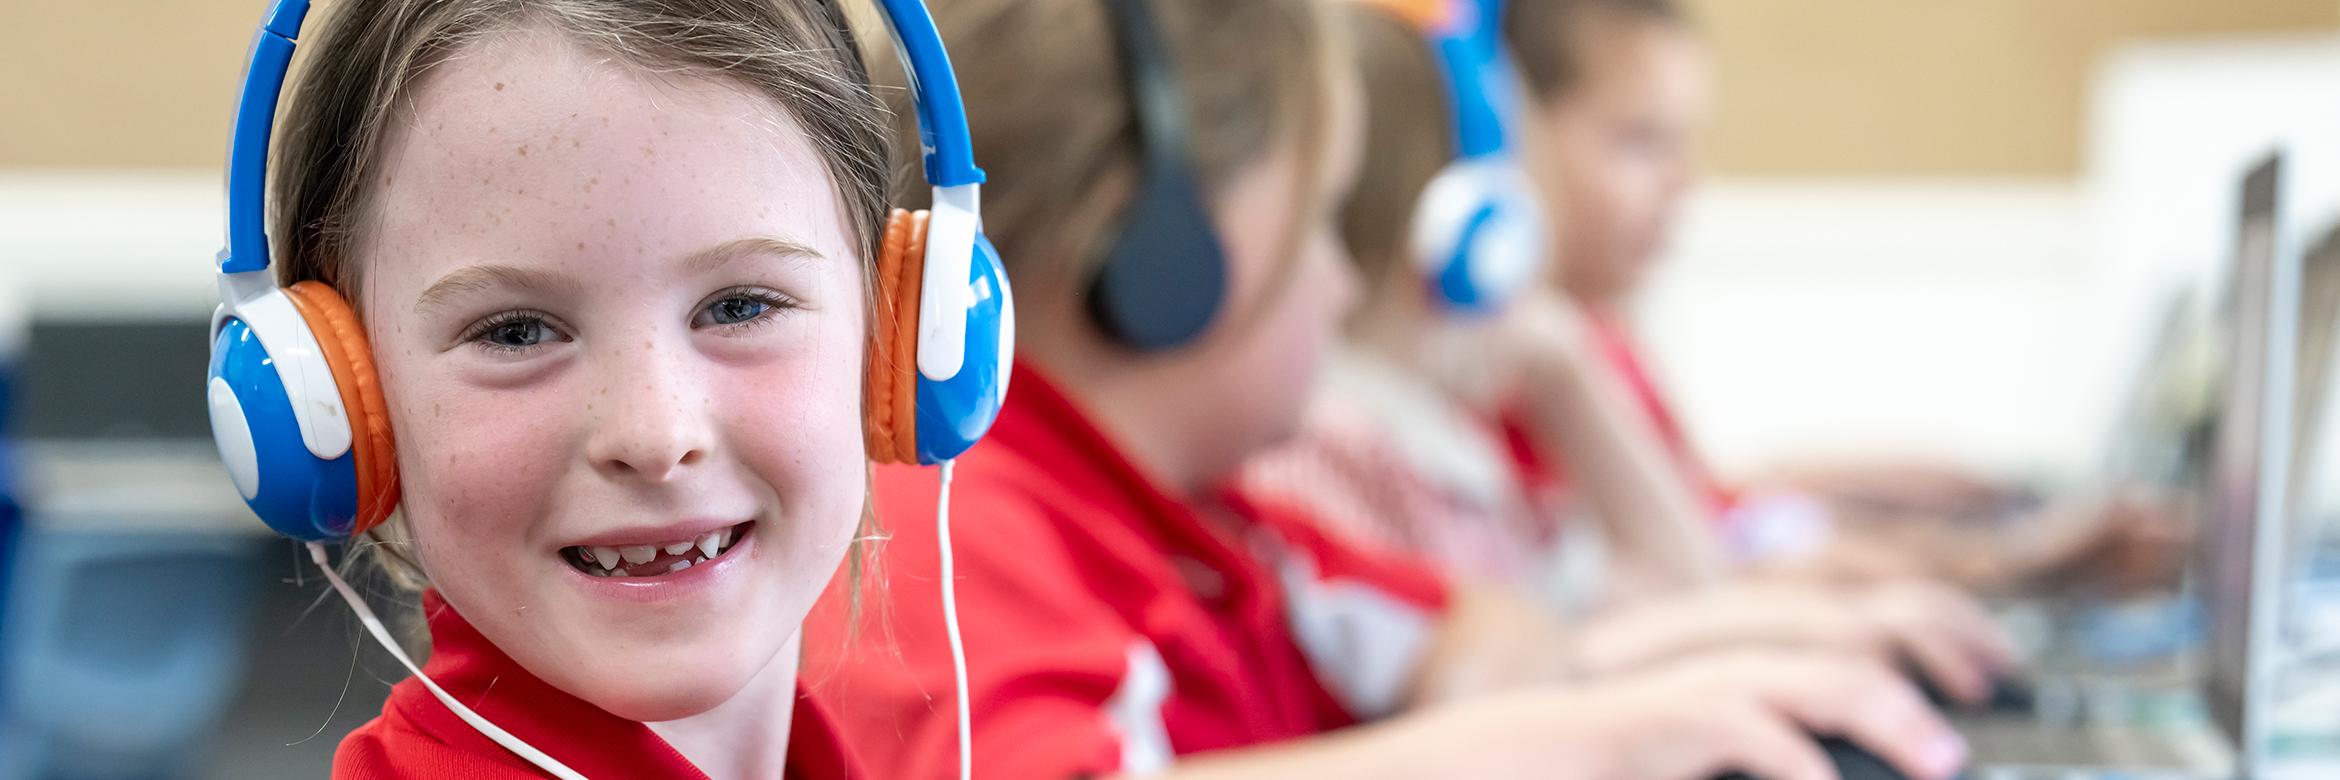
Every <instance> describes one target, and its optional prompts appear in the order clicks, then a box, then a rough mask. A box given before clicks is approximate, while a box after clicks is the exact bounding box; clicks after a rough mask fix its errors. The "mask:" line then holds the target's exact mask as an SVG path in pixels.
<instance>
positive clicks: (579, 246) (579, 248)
mask: <svg viewBox="0 0 2340 780" xmlns="http://www.w3.org/2000/svg"><path fill="white" fill-rule="evenodd" d="M577 251H579V252H583V251H585V242H583V241H579V242H577Z"/></svg>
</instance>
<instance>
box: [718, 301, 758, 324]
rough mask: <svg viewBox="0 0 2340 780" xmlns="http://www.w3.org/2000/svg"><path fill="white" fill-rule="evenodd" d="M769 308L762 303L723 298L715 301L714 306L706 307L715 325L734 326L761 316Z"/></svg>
mask: <svg viewBox="0 0 2340 780" xmlns="http://www.w3.org/2000/svg"><path fill="white" fill-rule="evenodd" d="M771 308H772V305H771V304H768V303H765V302H763V301H758V300H750V299H747V298H725V299H723V300H720V301H716V302H715V305H713V306H709V307H707V312H708V313H709V314H711V315H713V316H714V319H715V324H717V325H735V324H738V323H742V322H746V321H748V320H752V319H755V318H757V317H760V316H763V314H764V312H765V311H766V310H768V309H771Z"/></svg>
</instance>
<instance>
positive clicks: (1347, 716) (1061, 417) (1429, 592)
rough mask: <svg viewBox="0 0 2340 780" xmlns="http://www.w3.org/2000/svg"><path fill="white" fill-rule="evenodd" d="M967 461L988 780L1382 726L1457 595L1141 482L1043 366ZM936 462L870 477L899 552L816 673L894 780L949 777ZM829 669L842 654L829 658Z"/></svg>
mask: <svg viewBox="0 0 2340 780" xmlns="http://www.w3.org/2000/svg"><path fill="white" fill-rule="evenodd" d="M1013 387H1014V390H1013V392H1011V393H1010V394H1009V397H1008V402H1007V406H1006V408H1005V409H1004V410H1003V411H1002V412H1001V414H1000V418H999V422H998V424H997V425H996V426H995V427H994V428H993V429H992V431H991V433H990V435H989V437H987V438H986V439H985V440H984V442H983V444H982V445H980V446H978V447H976V448H975V449H974V450H973V451H971V452H969V453H968V454H967V455H965V456H964V457H962V458H961V459H960V461H959V463H958V465H957V469H958V471H957V476H956V484H955V485H954V486H953V491H954V492H955V494H956V495H955V496H954V497H953V499H952V521H953V529H952V535H953V537H954V539H955V542H956V551H957V573H958V580H957V587H958V599H959V617H960V625H961V626H962V627H963V629H964V633H965V639H966V649H967V661H968V673H969V678H970V689H971V697H970V701H971V702H972V703H973V708H972V709H973V718H974V729H975V737H974V740H975V749H974V753H975V772H976V774H977V776H981V777H998V778H1018V779H1019V780H1022V779H1024V778H1036V779H1044V778H1068V777H1078V776H1085V775H1098V774H1108V773H1113V772H1118V771H1125V770H1127V771H1146V770H1152V769H1159V768H1161V767H1163V766H1165V765H1166V764H1168V763H1170V762H1172V760H1173V759H1174V758H1175V757H1176V756H1179V755H1185V754H1190V753H1199V752H1203V751H1210V750H1219V749H1225V748H1235V747H1243V746H1247V745H1258V744H1262V743H1268V742H1276V741H1279V740H1286V739H1292V738H1296V737H1304V736H1308V735H1311V734H1317V733H1320V732H1324V731H1329V730H1332V729H1337V728H1341V727H1344V726H1348V725H1351V724H1353V723H1356V722H1358V721H1359V720H1362V719H1367V718H1371V717H1374V716H1377V715H1381V714H1385V713H1387V712H1389V711H1391V710H1393V709H1395V708H1396V707H1397V706H1398V704H1399V703H1400V702H1399V701H1398V700H1399V698H1400V697H1401V695H1402V692H1403V691H1404V689H1405V687H1406V685H1407V683H1408V682H1409V681H1410V680H1411V679H1412V678H1413V677H1414V674H1415V672H1416V667H1417V666H1418V665H1419V662H1420V660H1421V658H1422V656H1423V654H1424V653H1425V652H1426V651H1427V648H1428V647H1429V644H1430V640H1431V637H1432V635H1433V634H1434V632H1435V630H1436V625H1437V622H1438V620H1439V619H1440V616H1441V609H1442V608H1443V606H1444V601H1445V590H1444V585H1443V583H1441V582H1440V581H1439V580H1438V579H1437V578H1436V576H1435V575H1433V574H1431V573H1430V572H1429V570H1428V569H1427V568H1424V567H1422V566H1421V565H1419V564H1417V563H1415V562H1412V561H1410V560H1396V559H1386V558H1378V557H1375V556H1374V555H1372V554H1368V553H1364V552H1361V551H1358V550H1355V549H1352V548H1350V547H1347V546H1345V545H1343V544H1341V543H1339V542H1337V541H1335V540H1334V539H1333V537H1331V536H1330V535H1328V534H1325V533H1323V532H1321V531H1319V530H1317V529H1316V528H1315V527H1314V526H1313V525H1312V524H1310V522H1309V521H1308V520H1307V519H1306V518H1304V517H1302V516H1300V515H1298V514H1296V513H1293V512H1291V511H1288V510H1281V509H1268V508H1262V507H1257V506H1253V505H1251V504H1249V503H1248V502H1246V501H1244V500H1243V499H1241V498H1240V497H1237V496H1233V495H1226V496H1221V497H1218V498H1215V499H1212V500H1210V501H1208V502H1204V503H1205V504H1207V505H1204V504H1198V503H1195V502H1190V501H1187V500H1181V499H1180V498H1178V497H1176V496H1173V495H1171V494H1169V493H1167V492H1165V491H1164V490H1162V489H1160V488H1158V487H1157V486H1156V485H1154V484H1153V483H1151V482H1149V481H1148V480H1147V479H1146V478H1145V476H1144V475H1142V474H1141V473H1140V472H1139V471H1138V469H1137V468H1136V467H1135V466H1133V465H1132V464H1131V463H1130V462H1129V461H1128V460H1127V459H1126V458H1124V457H1123V455H1122V453H1121V449H1120V448H1119V447H1117V446H1116V445H1115V444H1114V443H1113V442H1112V441H1111V440H1110V439H1109V438H1108V437H1107V435H1106V434H1105V433H1104V432H1102V431H1100V430H1099V429H1098V428H1097V427H1096V426H1094V425H1093V424H1092V423H1091V422H1090V421H1089V418H1088V416H1087V415H1085V414H1084V413H1083V412H1082V411H1081V410H1080V409H1079V408H1078V407H1077V406H1076V405H1075V403H1074V402H1073V401H1072V400H1071V399H1070V398H1067V397H1066V396H1065V395H1063V394H1062V393H1060V392H1059V391H1058V390H1057V389H1056V388H1055V387H1053V386H1052V385H1051V384H1050V383H1049V382H1048V381H1047V380H1046V379H1044V378H1043V377H1041V376H1040V375H1039V374H1037V373H1035V372H1034V371H1032V370H1031V369H1029V368H1028V367H1024V366H1019V367H1018V368H1017V369H1016V373H1015V376H1014V378H1013ZM936 489H937V475H936V473H935V472H934V470H932V469H907V468H885V469H879V470H878V473H877V481H876V495H875V500H876V502H877V510H878V515H879V517H880V518H881V521H882V522H881V524H882V526H883V529H884V532H885V533H886V534H887V535H888V537H889V539H888V541H886V542H885V543H884V547H883V548H882V549H883V556H882V562H881V565H880V566H878V567H876V569H875V571H874V574H875V575H876V576H875V577H874V578H872V579H870V580H866V581H865V584H864V586H863V588H862V590H861V599H862V604H861V615H862V623H861V625H860V626H858V630H857V631H856V632H853V634H852V635H851V636H850V637H848V636H847V635H846V634H845V633H844V632H842V631H841V630H840V629H842V628H843V627H844V626H845V621H844V619H843V609H844V603H845V601H846V600H845V598H844V597H843V595H842V594H840V593H838V592H834V591H833V592H832V593H831V594H830V595H831V597H830V598H828V599H826V600H824V603H823V605H822V607H819V608H816V609H815V611H814V619H813V620H811V621H808V623H807V630H808V632H809V633H808V635H807V639H806V642H805V647H806V652H807V656H806V665H805V677H806V679H807V680H808V681H809V683H810V684H811V686H812V691H813V696H814V698H815V700H817V701H819V702H821V703H822V705H823V706H824V708H825V709H827V710H828V711H830V712H831V713H833V714H834V715H835V716H836V717H837V718H838V721H837V722H838V724H839V725H840V727H841V730H842V733H843V734H844V735H845V737H846V739H847V740H848V741H850V742H852V743H853V745H854V748H855V750H856V751H857V753H858V754H859V755H861V756H863V757H864V758H865V759H866V760H868V761H870V762H871V763H870V767H871V769H872V770H873V771H874V772H876V773H877V774H879V775H881V776H883V777H887V778H947V777H954V776H956V768H957V760H958V759H957V750H958V746H957V732H956V724H955V721H954V716H953V707H954V702H953V700H952V697H953V686H952V679H951V665H950V655H949V647H948V644H947V643H946V641H945V637H944V633H943V631H942V625H943V619H942V613H941V605H940V600H939V598H938V593H937V590H936V588H937V568H938V567H937V557H936V550H937V548H936V536H935V529H934V515H933V512H934V507H935V499H936ZM824 655H826V656H827V657H825V658H824Z"/></svg>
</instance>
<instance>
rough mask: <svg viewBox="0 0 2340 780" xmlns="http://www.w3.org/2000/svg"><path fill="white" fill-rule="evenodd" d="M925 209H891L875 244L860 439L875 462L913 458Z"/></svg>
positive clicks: (911, 460)
mask: <svg viewBox="0 0 2340 780" xmlns="http://www.w3.org/2000/svg"><path fill="white" fill-rule="evenodd" d="M927 218H928V217H927V212H925V211H907V210H904V209H894V211H893V213H892V214H891V215H889V216H888V217H887V219H886V230H885V234H884V237H883V238H882V239H881V240H880V242H879V245H878V258H877V274H876V284H877V289H876V290H875V294H874V295H873V296H872V300H873V302H874V303H875V306H874V307H873V308H874V311H873V312H871V321H870V327H869V338H870V343H869V357H868V359H867V361H866V364H865V367H864V368H865V373H864V377H863V379H862V405H863V407H864V408H863V411H862V415H863V416H862V442H863V444H864V446H865V447H867V449H868V450H869V459H870V460H873V461H876V462H879V463H907V464H912V465H916V464H917V463H918V425H917V414H918V302H919V297H920V294H921V293H922V292H923V290H924V279H925V275H926V226H927Z"/></svg>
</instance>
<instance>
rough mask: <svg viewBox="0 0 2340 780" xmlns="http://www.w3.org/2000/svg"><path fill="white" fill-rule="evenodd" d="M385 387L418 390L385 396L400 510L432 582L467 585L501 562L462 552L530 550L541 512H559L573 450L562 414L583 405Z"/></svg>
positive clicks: (534, 396) (539, 395)
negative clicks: (395, 449)
mask: <svg viewBox="0 0 2340 780" xmlns="http://www.w3.org/2000/svg"><path fill="white" fill-rule="evenodd" d="M406 378H409V377H404V376H402V377H400V379H406ZM384 384H385V385H386V386H390V385H393V384H413V385H417V386H415V387H411V388H405V387H391V388H389V389H391V390H392V392H391V393H390V395H389V396H388V397H390V398H392V399H398V400H394V401H392V406H393V412H392V414H391V419H392V424H393V426H394V427H395V429H396V431H397V434H398V437H399V441H400V442H401V443H402V444H403V445H404V446H403V447H401V448H400V451H399V458H398V467H399V480H400V482H401V485H402V490H403V500H404V503H403V506H404V507H405V510H406V514H407V520H408V523H409V524H410V526H411V527H412V528H413V529H414V534H415V541H416V544H417V545H418V546H420V547H421V553H422V556H423V558H424V560H425V562H426V566H428V567H429V568H430V569H431V570H432V572H433V575H432V576H433V578H434V579H453V580H463V579H468V578H469V577H470V576H474V575H476V574H477V573H478V572H477V571H476V570H477V569H480V568H484V565H485V564H484V562H485V561H492V560H494V559H496V558H498V557H500V556H481V555H471V554H468V553H467V552H466V551H475V550H501V551H509V550H512V549H515V545H520V546H526V545H528V544H530V542H529V540H528V539H527V537H528V534H529V531H530V529H531V528H533V527H534V526H535V525H536V521H537V520H538V519H539V517H538V516H540V515H543V514H545V513H547V512H548V511H552V510H553V509H554V508H553V507H551V506H550V504H551V503H552V501H553V498H554V496H555V491H554V486H555V483H556V482H557V481H558V479H559V476H560V474H561V472H562V469H563V467H564V466H565V465H566V460H567V458H566V455H567V453H568V449H569V448H568V447H566V446H564V442H565V441H566V440H567V436H566V434H565V430H566V427H567V426H566V425H565V424H564V422H563V420H562V418H564V417H571V416H574V415H576V414H578V410H577V407H575V406H573V405H571V404H569V403H567V402H565V401H564V400H560V399H558V398H555V397H547V395H546V394H545V393H544V392H542V391H541V390H538V391H533V392H531V393H530V394H529V395H528V397H527V398H525V399H521V398H513V397H510V394H507V393H498V392H493V391H479V390H471V391H465V392H439V393H432V392H429V391H428V390H427V389H425V388H424V387H423V386H422V385H423V384H424V383H406V382H398V381H396V380H388V379H387V378H386V381H385V382H384ZM433 384H437V385H438V386H440V387H447V386H448V383H446V382H439V383H433ZM475 563H477V564H480V565H477V566H475V565H474V564H475Z"/></svg>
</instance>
